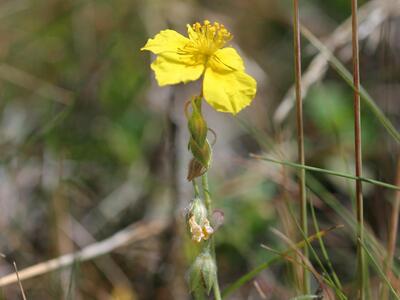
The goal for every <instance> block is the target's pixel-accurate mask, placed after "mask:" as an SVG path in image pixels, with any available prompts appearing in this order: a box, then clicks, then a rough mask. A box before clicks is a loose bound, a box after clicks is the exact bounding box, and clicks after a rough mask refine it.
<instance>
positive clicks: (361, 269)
mask: <svg viewBox="0 0 400 300" xmlns="http://www.w3.org/2000/svg"><path fill="white" fill-rule="evenodd" d="M351 21H352V49H353V83H354V146H355V168H356V176H357V177H361V176H362V156H361V116H360V62H359V48H358V17H357V0H351ZM356 215H357V223H358V230H357V257H358V279H359V299H361V300H364V299H365V287H366V278H365V277H366V276H365V275H366V268H365V258H364V256H365V255H364V249H363V246H362V245H363V243H364V211H363V195H362V184H361V180H359V179H358V180H357V181H356Z"/></svg>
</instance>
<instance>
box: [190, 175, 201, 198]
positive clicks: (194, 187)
mask: <svg viewBox="0 0 400 300" xmlns="http://www.w3.org/2000/svg"><path fill="white" fill-rule="evenodd" d="M192 183H193V190H194V197H195V198H198V197H199V196H200V192H199V186H198V185H197V182H196V179H193V180H192Z"/></svg>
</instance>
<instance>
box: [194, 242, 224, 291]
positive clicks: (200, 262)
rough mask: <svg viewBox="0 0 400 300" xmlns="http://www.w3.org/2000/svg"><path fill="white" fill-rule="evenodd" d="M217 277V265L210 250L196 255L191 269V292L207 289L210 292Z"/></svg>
mask: <svg viewBox="0 0 400 300" xmlns="http://www.w3.org/2000/svg"><path fill="white" fill-rule="evenodd" d="M216 279H217V266H216V265H215V262H214V259H213V258H212V256H211V254H210V251H209V250H204V251H203V253H201V254H200V255H199V256H197V257H196V259H195V261H194V263H193V265H192V267H191V268H190V271H189V287H190V291H191V292H196V291H199V290H202V289H205V290H206V292H207V294H210V291H211V288H212V287H213V285H214V283H215V281H216Z"/></svg>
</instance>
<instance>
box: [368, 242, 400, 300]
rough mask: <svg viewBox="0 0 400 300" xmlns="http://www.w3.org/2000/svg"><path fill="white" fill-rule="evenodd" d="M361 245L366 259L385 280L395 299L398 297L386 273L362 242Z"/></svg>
mask: <svg viewBox="0 0 400 300" xmlns="http://www.w3.org/2000/svg"><path fill="white" fill-rule="evenodd" d="M361 244H362V247H363V248H364V251H365V253H366V254H367V256H368V259H369V260H370V261H371V262H372V264H373V266H374V267H375V269H376V271H377V272H378V274H379V275H380V276H381V277H382V279H383V280H384V281H385V283H386V284H387V285H388V287H389V289H390V291H391V292H392V293H393V295H394V296H395V297H396V299H400V297H399V295H398V294H397V292H396V290H395V289H394V287H393V286H392V284H391V283H390V281H389V279H388V278H387V276H386V274H385V273H384V272H383V270H382V268H381V267H380V266H379V263H378V262H377V261H376V259H375V258H374V257H373V255H372V254H371V252H370V251H369V250H368V248H367V246H366V245H365V244H364V243H361Z"/></svg>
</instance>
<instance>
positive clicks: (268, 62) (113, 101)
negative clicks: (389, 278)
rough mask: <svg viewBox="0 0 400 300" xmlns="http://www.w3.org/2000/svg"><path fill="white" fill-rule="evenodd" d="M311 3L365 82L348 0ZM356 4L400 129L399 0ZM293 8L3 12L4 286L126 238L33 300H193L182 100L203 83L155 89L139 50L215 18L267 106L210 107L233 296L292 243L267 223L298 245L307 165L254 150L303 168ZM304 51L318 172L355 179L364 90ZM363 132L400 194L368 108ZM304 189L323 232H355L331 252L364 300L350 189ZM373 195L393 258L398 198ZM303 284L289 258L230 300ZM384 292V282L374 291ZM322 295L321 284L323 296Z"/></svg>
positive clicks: (392, 158) (71, 4)
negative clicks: (358, 94)
mask: <svg viewBox="0 0 400 300" xmlns="http://www.w3.org/2000/svg"><path fill="white" fill-rule="evenodd" d="M300 2H301V12H300V14H301V20H302V22H303V24H304V25H305V26H306V27H307V28H308V29H309V30H311V32H313V33H314V34H315V35H316V36H318V37H319V38H320V39H321V41H322V42H324V43H325V44H326V45H327V46H329V47H330V49H331V50H332V51H333V52H334V53H335V54H336V55H337V57H338V58H339V59H340V61H341V62H342V63H343V64H344V65H345V66H346V67H347V68H348V69H349V70H351V34H350V33H351V28H350V24H349V23H348V21H347V19H348V18H349V17H350V14H351V12H350V1H348V0H336V1H318V0H312V1H311V0H310V1H300ZM359 2H360V24H361V27H360V46H361V54H360V56H361V82H362V84H363V85H364V87H365V88H366V89H367V90H368V92H369V93H370V94H371V96H372V97H373V98H374V100H375V101H376V103H377V105H378V106H379V107H380V108H381V109H382V110H383V112H384V113H385V114H386V116H387V117H388V118H389V119H390V120H391V121H392V122H393V123H394V125H395V126H397V128H399V126H400V124H399V122H400V105H399V99H398V95H399V94H400V61H399V60H400V57H399V51H400V17H399V16H400V4H399V2H398V1H391V0H390V1H389V0H371V1H359ZM291 5H292V2H291V1H289V0H284V1H282V0H247V1H243V0H235V1H224V0H221V1H209V0H205V1H200V0H198V1H196V0H186V1H183V0H182V1H179V0H168V1H166V0H146V1H145V0H141V1H139V0H113V1H110V0H70V1H61V0H1V1H0V23H1V26H0V60H1V62H0V234H1V238H0V253H2V254H4V257H0V277H2V276H5V275H7V274H12V273H14V266H13V262H14V261H15V262H16V265H17V266H18V268H19V270H20V271H21V270H23V269H24V268H26V267H29V266H31V265H35V264H37V263H40V262H43V261H46V260H49V259H51V258H54V257H58V256H60V255H63V254H66V253H72V252H75V251H78V250H79V249H81V248H83V247H85V246H88V245H96V243H98V242H100V241H103V240H104V239H107V238H109V237H112V236H113V235H114V234H116V233H118V232H120V231H121V230H125V228H127V227H128V226H130V227H128V229H129V230H130V231H129V230H128V235H129V232H132V231H134V234H133V235H132V236H130V238H129V239H128V241H127V242H126V243H123V244H121V245H120V246H118V247H117V246H116V247H115V248H113V249H109V250H106V251H105V255H102V256H100V257H98V258H95V259H90V260H89V261H86V262H80V261H79V260H75V261H73V262H72V263H70V264H68V266H65V267H63V268H61V269H58V270H55V271H51V272H50V271H49V272H45V274H42V275H40V276H36V277H33V278H30V279H26V280H24V281H23V282H22V284H23V287H24V290H25V293H26V297H27V299H32V300H33V299H121V300H125V299H126V300H127V299H178V300H179V299H190V296H189V293H188V287H187V283H186V274H187V270H188V267H189V266H190V263H191V261H192V260H193V258H194V255H195V252H196V249H195V247H193V245H192V243H191V242H190V238H189V237H188V236H187V233H186V227H185V225H184V212H185V207H187V205H188V203H189V201H190V200H191V199H192V197H193V194H192V185H191V184H190V183H189V182H187V181H186V179H185V178H186V172H187V164H188V161H189V158H190V155H189V153H188V152H187V140H188V132H187V129H186V123H185V118H184V115H183V106H184V103H185V101H186V100H188V99H189V98H190V97H191V96H192V95H195V94H197V93H198V90H199V86H198V85H197V84H196V83H190V84H186V85H178V86H171V87H163V88H160V87H158V86H157V84H156V82H155V80H154V74H153V73H152V72H151V70H150V63H151V61H152V59H154V57H151V56H150V54H149V53H148V52H141V51H140V48H141V47H142V46H143V45H144V44H145V43H146V41H147V39H148V38H149V37H153V36H154V35H155V34H156V33H158V32H159V31H160V30H162V29H166V28H170V29H174V30H176V31H178V32H180V33H182V34H186V33H185V31H186V24H188V23H193V22H195V21H202V20H204V19H209V20H210V21H218V22H221V23H223V24H225V26H226V27H227V28H228V29H229V30H230V31H231V32H232V33H233V35H234V39H233V41H232V43H233V46H234V47H236V48H237V49H238V51H239V52H240V53H241V54H242V55H243V57H244V59H245V65H246V70H247V72H248V73H250V74H251V75H253V76H254V77H255V78H256V80H257V82H258V92H257V96H256V99H255V100H254V102H253V104H252V105H251V106H249V107H248V108H247V109H245V110H244V111H243V112H242V113H240V114H239V115H238V116H237V117H232V116H230V115H227V114H222V113H217V112H215V111H213V110H211V109H210V107H208V106H207V105H205V113H204V114H205V117H206V119H207V120H208V123H209V126H210V127H211V128H212V129H213V130H214V131H215V132H216V133H217V141H216V144H215V146H214V149H213V163H212V168H211V170H210V172H209V178H210V185H211V193H212V197H213V200H214V204H215V207H216V208H218V209H220V210H222V211H223V213H224V216H225V217H224V225H223V226H221V227H220V228H219V229H218V231H217V233H216V235H215V237H216V251H217V256H218V267H219V278H220V284H221V286H222V288H224V287H227V286H228V285H229V284H230V283H232V282H233V281H234V280H236V279H238V278H239V277H240V276H242V275H244V274H245V273H247V272H248V271H250V270H251V269H252V268H254V267H256V266H257V265H259V264H260V263H262V262H264V261H266V260H267V259H268V258H271V257H273V256H274V253H271V252H269V251H267V250H266V249H264V248H262V247H260V244H265V245H268V246H269V247H272V248H274V249H285V247H286V246H287V245H286V244H285V243H284V242H283V241H282V240H281V239H280V238H279V237H278V236H276V235H275V234H273V233H272V232H271V228H276V229H278V230H280V231H282V232H283V233H285V234H286V235H288V236H289V237H294V236H295V233H294V232H296V231H297V227H296V224H295V222H293V215H292V213H294V214H296V212H297V199H298V197H297V194H298V191H297V185H296V176H295V170H294V169H291V168H288V167H282V166H280V165H277V164H272V163H268V162H264V161H260V160H256V159H252V158H250V157H249V154H250V153H258V154H260V153H267V154H271V155H275V156H276V155H278V156H277V157H279V158H280V159H283V160H288V161H296V159H297V154H296V151H297V150H296V149H297V145H296V126H295V124H296V123H295V114H294V110H293V97H292V92H291V87H292V84H293V82H294V75H293V50H292V49H293V45H292V27H291V15H292V8H291ZM302 48H303V52H302V54H303V72H304V81H305V83H306V84H307V87H306V88H305V89H304V90H305V99H304V114H305V135H306V161H307V164H309V165H312V166H317V167H321V168H328V169H333V170H336V171H342V172H348V173H353V164H354V160H353V153H354V152H353V151H354V150H353V118H352V114H353V106H352V89H351V87H349V86H348V85H347V84H346V82H345V81H344V80H343V79H342V78H340V76H339V75H338V74H337V73H336V72H335V71H334V70H333V69H332V68H330V67H329V66H328V64H327V63H326V61H325V60H324V58H323V57H321V55H319V52H318V50H317V49H316V48H314V47H313V46H312V45H311V44H310V43H309V42H308V41H307V40H306V39H303V40H302ZM362 129H363V132H362V134H363V158H364V174H365V176H367V177H371V178H375V179H378V180H382V181H385V182H388V183H394V182H395V178H396V174H397V173H400V171H398V170H397V168H396V164H397V161H398V159H399V156H398V155H399V151H398V145H397V144H396V143H395V141H393V139H392V137H391V136H390V135H388V134H387V132H386V130H385V129H384V128H383V127H382V125H381V124H380V123H379V122H378V121H377V119H376V117H375V116H374V115H373V114H372V113H371V111H370V110H368V109H367V108H365V106H364V107H363V111H362ZM307 178H308V179H309V182H308V184H309V198H310V199H311V200H310V201H311V202H312V203H313V207H314V208H315V212H316V216H317V219H318V225H319V226H320V228H328V227H330V226H333V225H337V224H343V225H345V226H344V228H343V229H340V230H335V231H334V232H332V233H330V234H329V235H328V236H327V237H326V239H325V242H326V247H327V250H328V253H329V256H330V260H331V262H332V264H333V266H334V268H335V270H336V272H337V273H338V275H339V277H340V278H341V281H342V284H343V289H344V290H345V291H348V292H349V293H350V294H351V293H352V292H351V291H352V290H353V288H354V282H355V279H354V274H355V262H356V259H355V257H356V251H355V239H354V234H353V233H354V229H353V227H352V225H351V224H350V223H351V222H350V221H349V220H350V219H351V217H350V218H348V216H349V215H350V216H351V214H352V195H353V190H352V188H353V184H352V182H351V181H346V180H342V179H338V178H337V177H332V176H326V175H323V174H322V175H321V174H313V173H310V174H309V177H307ZM364 195H365V214H366V226H367V227H368V229H369V230H370V232H371V234H372V235H374V236H375V237H376V238H377V240H378V241H379V242H380V243H381V245H382V246H383V247H384V246H385V245H386V242H387V238H388V237H387V235H388V234H387V233H388V220H389V218H390V212H391V210H392V209H391V204H390V202H391V200H393V199H394V192H393V191H390V190H387V189H384V188H382V187H377V186H372V185H367V184H365V185H364ZM310 222H311V221H310ZM349 222H350V223H349ZM132 224H133V227H132ZM310 224H311V225H310V232H315V231H316V230H315V228H314V226H313V225H312V223H310ZM135 230H136V231H135ZM137 230H139V231H140V232H139V233H137ZM123 232H125V234H126V232H127V231H123ZM125 237H126V235H125ZM294 238H295V237H294ZM113 242H115V241H114V240H111V241H110V243H111V244H112V243H113ZM110 243H108V244H107V245H109V244H110ZM114 245H115V244H114ZM95 249H97V248H95ZM315 249H316V251H317V253H320V248H319V245H318V244H316V245H315ZM396 263H397V261H396ZM317 270H318V267H317ZM293 281H294V280H293V272H292V271H291V268H290V267H289V265H288V264H287V263H285V262H281V263H279V264H276V265H274V266H273V267H271V268H270V269H267V270H265V271H263V272H261V273H260V274H259V275H258V276H257V277H256V279H255V280H253V281H251V282H249V283H248V284H246V285H244V286H243V287H242V288H240V290H239V291H237V292H236V293H235V294H233V295H232V296H230V297H229V299H292V297H294V296H295V284H294V282H293ZM374 282H376V281H375V280H374V274H373V273H372V275H371V287H373V290H374V284H375V283H374ZM318 288H319V287H318V285H317V284H316V283H315V282H313V292H314V291H316V290H318ZM21 297H22V296H21V292H20V288H19V286H18V284H17V283H15V282H14V283H11V284H7V285H5V286H3V287H1V288H0V299H22V298H21ZM350 299H351V297H350ZM375 299H377V298H375Z"/></svg>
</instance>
